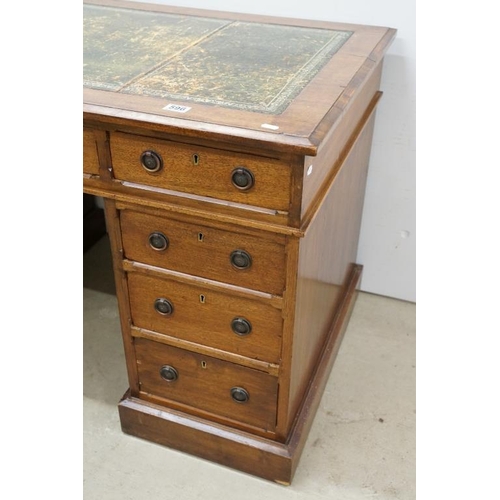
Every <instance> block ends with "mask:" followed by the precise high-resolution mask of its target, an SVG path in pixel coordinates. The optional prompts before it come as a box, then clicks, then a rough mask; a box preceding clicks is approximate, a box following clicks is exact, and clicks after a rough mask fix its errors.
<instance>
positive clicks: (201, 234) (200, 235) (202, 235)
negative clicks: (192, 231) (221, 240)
mask: <svg viewBox="0 0 500 500" xmlns="http://www.w3.org/2000/svg"><path fill="white" fill-rule="evenodd" d="M203 238H205V235H204V234H203V233H198V241H203Z"/></svg>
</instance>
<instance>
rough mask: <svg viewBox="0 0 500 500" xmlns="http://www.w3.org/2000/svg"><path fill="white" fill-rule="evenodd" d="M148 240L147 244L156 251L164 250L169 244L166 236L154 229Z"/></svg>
mask: <svg viewBox="0 0 500 500" xmlns="http://www.w3.org/2000/svg"><path fill="white" fill-rule="evenodd" d="M148 242H149V246H150V247H151V248H152V249H153V250H157V251H158V252H161V251H163V250H166V249H167V248H168V245H169V241H168V238H167V237H166V236H165V235H164V234H163V233H160V232H159V231H155V232H154V233H151V234H150V235H149V236H148Z"/></svg>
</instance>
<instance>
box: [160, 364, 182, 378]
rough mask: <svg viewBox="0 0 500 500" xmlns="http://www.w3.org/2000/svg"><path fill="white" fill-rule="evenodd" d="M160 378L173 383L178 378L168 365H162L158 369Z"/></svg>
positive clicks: (172, 368) (173, 369)
mask: <svg viewBox="0 0 500 500" xmlns="http://www.w3.org/2000/svg"><path fill="white" fill-rule="evenodd" d="M160 376H161V378H162V379H163V380H165V381H166V382H175V381H176V380H177V379H178V378H179V374H178V373H177V370H176V369H175V368H174V367H173V366H170V365H163V366H162V367H161V368H160Z"/></svg>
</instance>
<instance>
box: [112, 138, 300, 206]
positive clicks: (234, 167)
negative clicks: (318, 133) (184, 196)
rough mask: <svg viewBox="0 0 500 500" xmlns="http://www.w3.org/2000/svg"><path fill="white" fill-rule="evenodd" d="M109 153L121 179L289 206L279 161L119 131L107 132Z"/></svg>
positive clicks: (286, 175) (285, 168)
mask: <svg viewBox="0 0 500 500" xmlns="http://www.w3.org/2000/svg"><path fill="white" fill-rule="evenodd" d="M143 154H144V155H145V156H143ZM111 156H112V162H113V172H114V176H115V178H116V179H119V180H122V181H128V182H134V183H137V184H145V185H148V186H155V187H159V188H164V189H169V190H174V191H182V192H185V193H192V194H196V195H201V196H208V197H211V198H217V199H222V200H229V201H233V202H237V203H243V204H247V205H254V206H258V207H264V208H270V209H275V210H283V211H288V210H289V202H290V182H291V170H290V167H289V165H288V164H286V163H284V162H283V161H280V160H276V159H272V158H265V157H259V156H253V155H248V154H243V153H241V154H240V153H232V152H228V151H224V150H219V149H211V148H205V147H199V146H195V145H188V144H181V143H176V142H169V141H163V140H157V139H149V138H147V137H141V136H135V135H131V134H123V133H118V132H116V133H112V134H111ZM141 158H142V159H141ZM143 164H146V166H147V167H148V168H149V170H148V168H146V167H145V166H143ZM157 169H158V170H157ZM242 169H244V170H242ZM233 180H234V181H235V182H236V183H237V184H239V185H240V187H236V186H235V185H234V184H233ZM252 184H253V185H252ZM243 185H245V186H243ZM248 186H251V187H249V188H248V189H242V188H243V187H248Z"/></svg>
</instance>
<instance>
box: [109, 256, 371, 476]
mask: <svg viewBox="0 0 500 500" xmlns="http://www.w3.org/2000/svg"><path fill="white" fill-rule="evenodd" d="M361 272H362V266H359V265H356V266H354V268H353V270H352V273H351V276H350V280H349V283H348V286H347V287H346V292H345V294H344V298H343V301H342V304H341V306H340V308H339V312H338V314H337V315H336V316H335V319H334V321H333V323H332V327H331V329H330V334H329V337H328V340H327V342H326V345H325V348H324V349H323V352H322V354H321V357H320V359H319V362H318V365H317V369H316V371H315V374H314V376H313V378H312V379H311V383H310V385H309V388H308V391H307V394H306V397H305V399H304V402H303V404H302V407H301V409H300V411H299V414H298V416H297V418H296V420H295V424H294V426H293V428H292V431H291V433H290V436H289V438H288V440H287V442H286V443H280V442H276V441H272V440H270V439H265V438H262V437H259V436H254V435H253V434H250V433H247V432H243V431H240V430H237V429H234V428H232V427H228V426H225V425H222V424H217V423H214V422H211V421H209V420H205V419H203V418H199V417H195V416H192V415H188V414H185V413H182V412H180V411H176V410H172V409H169V408H165V407H163V406H160V405H156V404H154V403H150V402H147V401H143V400H141V399H138V398H135V397H132V396H131V395H130V392H128V391H127V392H126V393H125V395H124V396H123V399H122V400H121V401H120V403H119V405H118V409H119V413H120V421H121V426H122V430H123V432H125V433H126V434H130V435H133V436H136V437H139V438H142V439H146V440H148V441H152V442H154V443H158V444H161V445H164V446H168V447H169V448H174V449H177V450H180V451H184V452H186V453H189V454H191V455H195V456H198V457H201V458H205V459H207V460H210V461H212V462H216V463H219V464H222V465H226V466H229V467H231V468H233V469H238V470H241V471H243V472H247V473H249V474H253V475H255V476H259V477H262V478H264V479H269V480H271V481H275V482H277V483H279V484H282V485H289V484H290V483H291V481H292V477H293V474H294V472H295V469H296V467H297V465H298V462H299V458H300V455H301V453H302V449H303V447H304V444H305V441H306V439H307V435H308V433H309V430H310V427H311V425H312V422H313V419H314V415H315V413H316V410H317V408H318V406H319V403H320V400H321V396H322V394H323V390H324V388H325V385H326V382H327V380H328V376H329V374H330V371H331V368H332V365H333V362H334V360H335V357H336V355H337V352H338V350H339V347H340V343H341V341H342V337H343V335H344V332H345V329H346V328H347V324H348V322H349V318H350V316H351V312H352V309H353V307H354V303H355V301H356V297H357V288H358V285H359V280H360V277H361Z"/></svg>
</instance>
